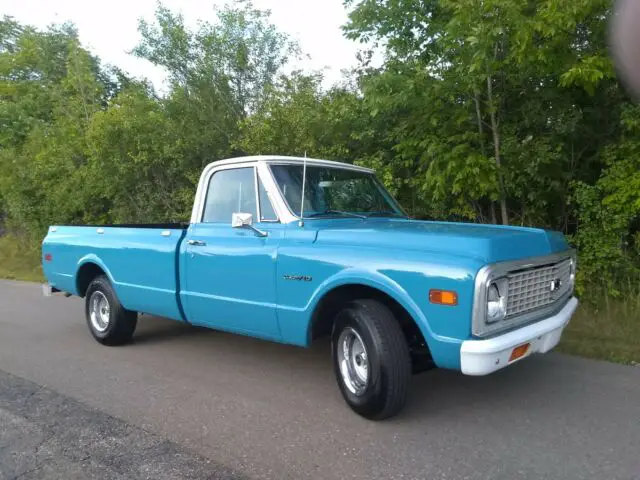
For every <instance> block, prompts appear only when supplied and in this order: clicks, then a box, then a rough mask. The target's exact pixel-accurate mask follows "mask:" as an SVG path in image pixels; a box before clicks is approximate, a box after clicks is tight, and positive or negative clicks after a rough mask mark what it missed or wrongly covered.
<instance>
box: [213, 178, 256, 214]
mask: <svg viewBox="0 0 640 480" xmlns="http://www.w3.org/2000/svg"><path fill="white" fill-rule="evenodd" d="M255 178H256V177H255V170H254V168H253V167H245V168H233V169H227V170H219V171H217V172H215V173H214V174H213V176H212V177H211V179H210V180H209V188H208V189H207V199H206V202H205V206H204V213H203V215H202V221H203V222H204V223H231V215H232V214H233V213H250V214H251V215H253V218H254V219H255V218H257V212H256V211H257V208H256V183H255V181H256V180H255Z"/></svg>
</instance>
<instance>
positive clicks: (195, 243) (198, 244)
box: [187, 240, 207, 247]
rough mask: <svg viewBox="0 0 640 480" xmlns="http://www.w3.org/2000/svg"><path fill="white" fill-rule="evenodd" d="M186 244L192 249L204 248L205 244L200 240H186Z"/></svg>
mask: <svg viewBox="0 0 640 480" xmlns="http://www.w3.org/2000/svg"><path fill="white" fill-rule="evenodd" d="M187 244H188V245H192V246H194V247H204V246H205V245H206V244H207V242H203V241H202V240H187Z"/></svg>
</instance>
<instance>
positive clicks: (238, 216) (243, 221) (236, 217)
mask: <svg viewBox="0 0 640 480" xmlns="http://www.w3.org/2000/svg"><path fill="white" fill-rule="evenodd" d="M231 227H233V228H245V227H246V228H250V229H251V230H253V231H254V232H255V233H256V235H258V236H259V237H266V236H267V232H263V231H262V230H258V229H257V228H256V227H254V226H253V215H251V214H250V213H232V214H231Z"/></svg>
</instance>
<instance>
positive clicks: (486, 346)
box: [460, 297, 578, 375]
mask: <svg viewBox="0 0 640 480" xmlns="http://www.w3.org/2000/svg"><path fill="white" fill-rule="evenodd" d="M577 307H578V300H577V299H576V298H575V297H572V298H570V299H569V301H568V302H567V304H566V305H565V306H564V307H563V308H562V310H560V311H559V312H558V313H557V314H555V315H553V316H552V317H549V318H546V319H544V320H540V321H538V322H536V323H533V324H531V325H527V326H526V327H522V328H519V329H517V330H513V331H511V332H509V333H505V334H503V335H499V336H496V337H492V338H488V339H486V340H466V341H464V342H462V348H461V349H460V363H461V367H462V373H464V374H465V375H487V374H489V373H491V372H495V371H496V370H500V369H501V368H504V367H506V366H508V365H511V364H512V363H516V362H517V361H519V360H522V358H526V357H528V356H530V355H532V354H534V353H546V352H548V351H549V350H551V349H552V348H553V347H555V346H556V345H557V344H558V342H559V341H560V336H561V335H562V330H563V329H564V327H565V326H566V325H567V323H569V320H570V319H571V316H572V315H573V312H575V311H576V308H577ZM525 343H530V344H531V346H530V347H529V351H528V352H527V353H526V355H524V356H523V357H521V358H519V359H518V360H514V361H513V362H509V357H510V356H511V352H512V351H513V349H514V348H515V347H517V346H519V345H523V344H525Z"/></svg>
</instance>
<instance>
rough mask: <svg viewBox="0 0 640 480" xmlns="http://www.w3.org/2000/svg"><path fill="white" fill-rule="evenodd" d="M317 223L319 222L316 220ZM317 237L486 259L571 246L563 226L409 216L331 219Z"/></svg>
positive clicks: (544, 252) (321, 240)
mask: <svg viewBox="0 0 640 480" xmlns="http://www.w3.org/2000/svg"><path fill="white" fill-rule="evenodd" d="M314 223H315V222H314ZM309 226H311V225H310V224H309ZM317 229H318V231H317V236H316V243H320V244H335V245H350V246H353V245H359V246H360V245H361V246H363V247H378V248H381V249H384V250H385V251H387V252H388V253H389V254H390V255H392V254H393V251H394V250H417V251H425V252H433V253H446V254H448V255H453V256H463V257H470V258H476V259H479V260H482V261H483V262H486V263H495V262H503V261H509V260H516V259H522V258H527V257H536V256H542V255H549V254H551V253H555V252H560V251H563V250H566V249H567V248H568V246H567V243H566V241H565V239H564V237H563V235H562V234H561V233H560V232H555V231H550V230H542V229H538V228H524V227H506V226H501V225H483V224H472V223H449V222H429V221H419V220H405V219H373V218H372V219H367V220H357V219H354V220H351V219H344V220H343V219H340V220H330V221H329V220H327V221H322V222H319V224H318V225H317Z"/></svg>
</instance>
